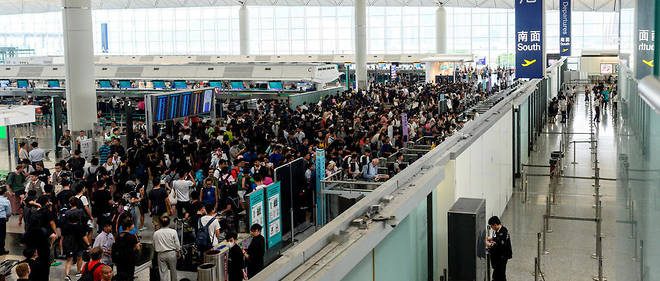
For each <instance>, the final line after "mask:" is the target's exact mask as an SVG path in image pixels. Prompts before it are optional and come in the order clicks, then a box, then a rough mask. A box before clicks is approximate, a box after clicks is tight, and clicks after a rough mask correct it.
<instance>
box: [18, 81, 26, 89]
mask: <svg viewBox="0 0 660 281" xmlns="http://www.w3.org/2000/svg"><path fill="white" fill-rule="evenodd" d="M16 87H18V88H27V87H28V80H18V81H16Z"/></svg>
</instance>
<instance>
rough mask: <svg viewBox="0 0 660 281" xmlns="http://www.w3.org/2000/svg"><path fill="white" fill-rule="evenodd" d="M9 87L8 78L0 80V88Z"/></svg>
mask: <svg viewBox="0 0 660 281" xmlns="http://www.w3.org/2000/svg"><path fill="white" fill-rule="evenodd" d="M7 87H9V80H0V88H7Z"/></svg>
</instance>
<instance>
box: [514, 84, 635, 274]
mask: <svg viewBox="0 0 660 281" xmlns="http://www.w3.org/2000/svg"><path fill="white" fill-rule="evenodd" d="M589 119H590V118H589V107H588V106H587V105H586V104H585V102H584V100H583V98H582V96H580V98H578V103H577V105H576V106H575V107H574V114H573V116H572V117H571V120H570V122H569V124H568V126H567V131H569V132H579V133H581V132H589V131H590V122H589ZM618 123H620V122H614V121H613V118H612V114H611V112H606V117H604V118H602V120H601V122H600V124H598V126H597V127H596V129H597V139H598V161H599V168H600V176H601V177H603V178H612V179H613V178H617V176H618V167H619V164H618V152H617V145H616V137H617V132H618V131H619V130H618V129H617V128H616V126H617V125H619V124H618ZM546 130H547V131H548V132H561V127H560V126H559V124H558V123H557V124H550V125H548V126H547V128H546ZM569 138H570V140H571V141H572V140H578V141H580V140H588V139H589V135H579V134H576V135H569ZM559 142H560V135H553V134H541V135H540V136H539V138H538V145H537V148H536V151H534V152H530V160H529V164H540V165H547V163H548V159H549V158H550V152H551V151H554V150H559ZM575 152H576V153H575V155H576V158H577V162H578V164H571V163H570V162H572V161H573V146H572V145H570V146H569V150H568V151H567V153H566V158H564V161H563V162H564V163H563V165H564V167H565V171H564V174H565V175H567V176H587V177H589V176H593V174H594V170H593V168H592V163H591V151H590V150H589V144H588V143H582V144H577V146H576V151H575ZM530 173H536V174H547V173H548V170H547V168H530ZM549 183H550V181H549V178H548V177H529V195H528V196H529V197H528V201H527V203H522V198H523V197H522V194H521V193H520V192H519V191H517V190H516V192H515V194H514V197H513V198H512V199H511V201H510V202H509V205H508V208H507V210H506V211H505V213H504V215H503V223H504V225H505V226H507V228H508V229H509V232H510V233H511V239H512V244H513V252H514V254H513V256H514V257H513V259H512V260H511V261H509V266H508V280H534V276H533V271H534V257H536V255H537V233H539V232H541V231H542V226H543V214H544V213H545V211H546V203H545V202H546V196H547V194H548V190H549ZM593 183H594V181H593V180H583V179H560V180H559V184H558V185H557V186H556V198H555V204H553V205H551V215H554V216H566V217H581V218H589V217H590V218H594V217H595V208H593V205H594V204H595V196H594V187H593V186H592V184H593ZM600 192H601V196H602V197H601V200H602V206H603V208H602V212H603V213H602V217H603V223H602V233H603V239H602V241H603V242H602V243H603V247H602V248H603V256H604V260H603V270H604V276H605V277H606V278H607V280H626V281H628V280H639V277H638V274H639V273H638V271H635V269H637V268H639V266H638V265H637V264H636V261H634V260H633V256H634V255H635V254H634V249H635V248H634V247H635V246H634V240H633V239H628V237H629V236H630V235H631V228H630V227H631V226H630V224H627V223H625V222H626V221H628V220H629V210H628V209H627V208H626V207H627V205H628V204H627V202H628V200H627V194H626V189H625V188H623V187H622V185H621V184H620V183H619V184H618V182H617V181H604V180H602V181H600ZM549 225H550V229H551V230H552V232H551V233H548V234H547V240H546V243H547V250H548V252H549V253H548V254H547V255H542V256H541V270H542V271H543V272H544V273H545V276H544V277H545V280H547V281H578V280H592V278H593V277H594V276H596V275H597V272H598V263H597V260H596V259H592V257H591V255H592V254H593V253H595V251H596V223H595V222H588V221H574V220H550V223H549ZM539 280H542V279H539Z"/></svg>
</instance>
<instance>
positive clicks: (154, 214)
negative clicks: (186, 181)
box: [147, 179, 174, 231]
mask: <svg viewBox="0 0 660 281" xmlns="http://www.w3.org/2000/svg"><path fill="white" fill-rule="evenodd" d="M153 184H154V188H153V189H152V190H151V191H149V194H148V195H147V197H148V199H149V212H150V213H151V220H152V222H153V224H154V231H155V230H158V229H159V228H160V221H159V218H160V216H161V215H163V214H165V213H167V212H168V211H169V207H168V199H167V190H165V188H164V187H163V186H162V184H161V183H160V179H154V181H153ZM172 192H174V191H172Z"/></svg>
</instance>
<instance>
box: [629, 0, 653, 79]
mask: <svg viewBox="0 0 660 281" xmlns="http://www.w3.org/2000/svg"><path fill="white" fill-rule="evenodd" d="M656 4H657V3H656V0H637V5H636V6H635V20H636V23H637V24H636V30H635V37H636V40H635V52H634V54H635V59H634V62H635V78H637V79H642V78H644V77H646V76H647V75H651V74H652V73H653V65H654V57H653V55H654V53H653V51H654V49H655V47H654V42H655V22H654V19H655V15H654V11H655V5H656Z"/></svg>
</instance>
